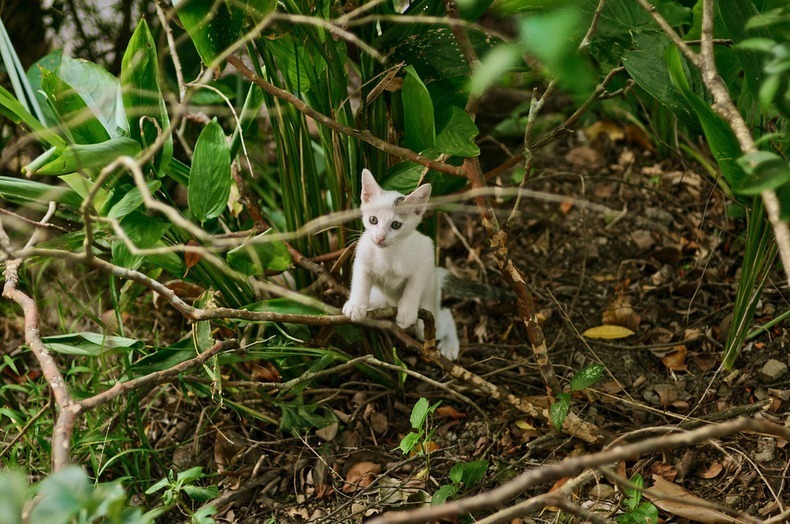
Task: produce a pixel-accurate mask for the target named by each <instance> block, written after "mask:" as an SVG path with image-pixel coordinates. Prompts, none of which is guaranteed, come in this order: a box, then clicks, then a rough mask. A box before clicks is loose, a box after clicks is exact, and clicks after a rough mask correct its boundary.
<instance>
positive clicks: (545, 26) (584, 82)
mask: <svg viewBox="0 0 790 524" xmlns="http://www.w3.org/2000/svg"><path fill="white" fill-rule="evenodd" d="M581 20H582V15H581V13H579V12H578V11H575V10H565V9H564V10H558V11H553V12H545V13H540V14H536V15H530V16H525V17H523V18H522V19H521V24H520V25H521V31H520V32H521V43H522V45H523V46H524V48H525V49H526V50H527V51H528V52H529V53H531V54H532V55H534V56H537V57H538V58H539V59H540V60H541V61H542V62H543V64H545V66H546V67H547V68H548V70H549V72H550V74H551V76H555V77H556V78H557V82H558V84H559V85H560V86H562V87H564V88H565V89H566V90H567V91H569V92H571V93H573V94H574V95H575V96H576V97H577V98H578V99H584V98H585V97H587V96H588V95H589V94H590V93H592V91H593V89H595V76H596V75H595V71H594V70H593V68H592V66H591V65H590V63H589V62H588V61H587V60H586V57H585V56H583V55H581V54H580V53H579V52H578V50H577V47H578V45H579V44H578V35H577V33H578V28H579V27H580V26H581V25H582V23H581Z"/></svg>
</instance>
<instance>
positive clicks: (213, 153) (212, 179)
mask: <svg viewBox="0 0 790 524" xmlns="http://www.w3.org/2000/svg"><path fill="white" fill-rule="evenodd" d="M230 177H231V175H230V150H229V148H228V143H227V142H226V141H225V133H224V132H223V131H222V128H221V127H220V125H219V123H218V122H217V118H216V117H214V119H213V120H211V122H209V123H208V125H207V126H206V127H204V128H203V131H201V132H200V136H199V137H198V139H197V143H196V144H195V154H194V155H193V157H192V169H191V171H190V174H189V186H188V187H187V204H188V205H189V210H190V211H192V213H193V214H194V215H195V217H196V218H197V219H198V220H200V221H201V222H205V221H206V220H209V219H211V218H215V217H217V216H219V215H220V214H221V213H222V211H223V210H224V209H225V206H227V204H228V196H230Z"/></svg>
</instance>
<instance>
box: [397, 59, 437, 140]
mask: <svg viewBox="0 0 790 524" xmlns="http://www.w3.org/2000/svg"><path fill="white" fill-rule="evenodd" d="M405 71H406V76H405V77H404V79H403V89H402V91H401V97H402V99H403V127H404V145H405V146H406V147H408V148H409V149H412V150H414V151H422V150H424V149H428V148H431V147H433V144H434V142H435V141H436V127H435V123H434V117H433V103H432V102H431V95H430V94H429V93H428V89H427V88H426V87H425V84H423V83H422V80H420V76H419V75H418V74H417V71H415V70H414V67H413V66H407V67H406V70H405Z"/></svg>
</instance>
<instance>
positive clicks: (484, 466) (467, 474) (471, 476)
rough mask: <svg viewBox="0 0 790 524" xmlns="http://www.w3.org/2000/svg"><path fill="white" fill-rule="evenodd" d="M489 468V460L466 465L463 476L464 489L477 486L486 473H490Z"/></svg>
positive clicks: (475, 461)
mask: <svg viewBox="0 0 790 524" xmlns="http://www.w3.org/2000/svg"><path fill="white" fill-rule="evenodd" d="M488 466H489V464H488V461H487V460H474V461H472V462H466V463H464V467H463V475H462V477H461V481H462V482H463V483H464V487H466V488H469V487H470V486H473V485H475V484H477V483H478V482H479V481H480V479H482V478H483V477H484V476H485V474H486V471H488Z"/></svg>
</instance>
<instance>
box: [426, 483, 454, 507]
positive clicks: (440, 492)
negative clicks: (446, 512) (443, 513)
mask: <svg viewBox="0 0 790 524" xmlns="http://www.w3.org/2000/svg"><path fill="white" fill-rule="evenodd" d="M457 494H458V487H457V486H455V485H453V484H446V485H444V486H442V487H440V488H439V489H437V490H436V493H434V494H433V496H432V497H431V506H440V505H442V504H444V503H445V502H447V499H450V498H453V497H455V496H456V495H457Z"/></svg>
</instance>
